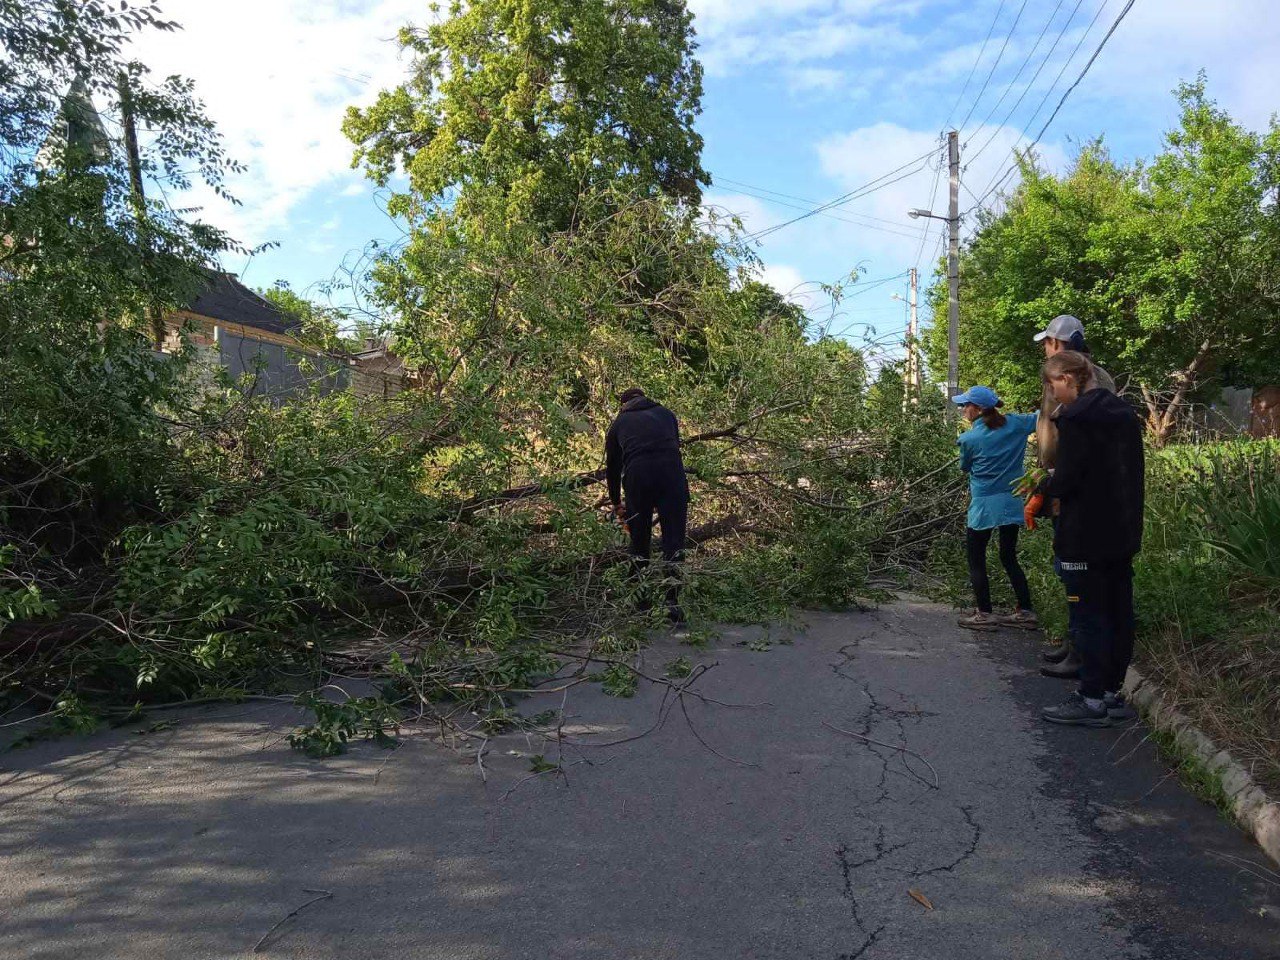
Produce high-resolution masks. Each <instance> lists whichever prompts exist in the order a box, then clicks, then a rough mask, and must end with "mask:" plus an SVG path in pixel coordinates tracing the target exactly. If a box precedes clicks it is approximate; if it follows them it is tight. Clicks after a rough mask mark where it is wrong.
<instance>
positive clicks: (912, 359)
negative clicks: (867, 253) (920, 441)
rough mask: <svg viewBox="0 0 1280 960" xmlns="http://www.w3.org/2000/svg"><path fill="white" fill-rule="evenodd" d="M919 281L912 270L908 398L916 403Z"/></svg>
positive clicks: (918, 380) (908, 343)
mask: <svg viewBox="0 0 1280 960" xmlns="http://www.w3.org/2000/svg"><path fill="white" fill-rule="evenodd" d="M918 290H919V281H918V279H917V276H916V268H915V267H912V268H911V287H910V292H909V293H908V295H907V307H908V309H909V310H910V311H911V313H910V318H909V319H908V320H907V396H908V397H910V398H911V401H912V402H913V403H914V402H916V401H917V400H919V398H920V347H919V344H918V343H917V340H916V335H917V333H918V331H919V327H918V326H917V325H916V299H917V294H918Z"/></svg>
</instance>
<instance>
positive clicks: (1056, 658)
mask: <svg viewBox="0 0 1280 960" xmlns="http://www.w3.org/2000/svg"><path fill="white" fill-rule="evenodd" d="M1069 653H1071V644H1070V643H1068V642H1067V641H1066V640H1059V641H1058V642H1057V643H1054V644H1048V645H1046V646H1045V649H1044V650H1043V651H1042V652H1041V654H1040V659H1041V660H1043V661H1044V662H1045V663H1061V662H1062V661H1063V660H1065V659H1067V655H1068V654H1069Z"/></svg>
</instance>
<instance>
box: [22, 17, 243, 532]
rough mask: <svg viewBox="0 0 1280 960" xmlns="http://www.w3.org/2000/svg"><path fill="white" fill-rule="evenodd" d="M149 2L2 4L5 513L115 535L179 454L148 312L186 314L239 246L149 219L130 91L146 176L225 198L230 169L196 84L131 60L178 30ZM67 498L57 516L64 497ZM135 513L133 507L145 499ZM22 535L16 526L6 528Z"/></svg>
mask: <svg viewBox="0 0 1280 960" xmlns="http://www.w3.org/2000/svg"><path fill="white" fill-rule="evenodd" d="M173 28H174V25H173V24H171V23H168V22H167V21H164V20H161V19H160V18H159V15H158V13H157V10H156V7H155V6H154V5H153V4H150V3H139V4H128V3H125V2H119V3H108V2H91V3H65V2H60V0H0V39H2V40H3V43H4V55H3V57H0V409H3V410H4V411H5V416H4V417H2V418H0V507H3V508H5V511H6V512H5V513H4V514H3V517H4V520H5V522H6V523H13V524H15V525H16V526H21V525H23V524H25V523H28V522H29V523H31V524H32V525H33V527H34V528H39V529H53V528H54V527H55V526H56V524H53V523H46V521H48V520H50V519H51V517H49V516H46V515H44V514H43V513H40V512H39V511H34V510H32V509H31V508H30V507H28V508H25V509H18V508H16V507H14V506H13V504H14V503H21V502H27V503H30V502H31V501H32V498H34V499H35V502H42V503H43V502H49V503H60V504H62V507H61V508H60V509H59V510H55V511H52V518H53V519H57V518H65V517H66V516H68V515H71V514H74V512H75V510H74V509H73V508H72V507H71V506H70V505H71V504H74V505H76V506H75V509H80V510H83V511H85V514H86V519H87V520H88V519H90V518H91V519H92V520H93V521H94V522H96V521H98V520H104V519H106V518H108V517H110V516H113V515H115V514H117V513H120V512H127V511H128V510H129V509H130V506H129V505H130V504H133V505H139V504H145V503H147V502H149V501H153V500H154V497H155V494H154V491H155V490H156V488H157V483H158V482H159V481H160V480H161V475H162V473H163V468H162V461H163V459H164V455H165V450H166V449H167V444H168V442H169V437H168V434H167V432H166V429H167V428H166V424H165V422H164V420H163V418H162V417H161V416H159V415H158V413H157V405H158V404H159V403H161V402H162V401H164V400H165V399H167V398H169V397H171V396H172V391H173V390H174V389H175V384H176V382H177V378H176V374H177V372H178V366H179V365H178V364H174V363H166V362H162V361H159V360H157V359H155V358H154V357H153V356H152V354H151V350H150V347H149V344H148V342H147V341H148V335H149V334H150V330H149V328H148V323H147V314H148V311H149V310H151V309H154V308H155V307H156V306H164V305H176V304H178V303H180V302H182V301H183V299H184V298H185V296H186V294H187V293H188V292H189V290H190V289H191V286H192V284H194V283H195V282H197V281H198V279H199V278H200V276H201V275H202V274H201V271H202V270H204V269H205V268H206V267H208V266H210V265H211V264H212V263H213V262H214V259H215V257H216V255H217V254H218V253H219V252H220V251H222V250H225V249H228V248H229V247H230V246H231V242H230V240H229V238H228V237H226V236H225V235H224V234H223V233H221V232H220V231H218V230H215V229H213V228H211V227H209V226H206V225H203V224H200V223H190V222H187V221H185V220H184V219H183V218H182V217H180V216H179V215H178V214H176V213H175V212H174V211H172V210H171V209H170V208H169V207H168V206H167V205H165V204H162V203H158V202H154V201H153V202H150V203H148V204H147V205H145V206H141V205H139V204H138V203H137V199H136V196H135V195H134V193H133V192H132V190H131V185H130V177H129V170H128V164H127V160H126V157H125V153H124V149H123V147H122V145H121V144H120V143H119V142H118V141H115V140H111V139H108V138H106V137H105V136H104V135H103V133H102V130H103V125H102V123H101V122H100V120H99V118H98V116H97V115H96V113H95V112H94V106H93V100H94V99H95V98H96V99H97V101H98V102H99V103H101V104H102V105H103V111H104V113H105V114H107V115H114V116H117V117H118V116H119V110H120V99H121V89H122V86H123V85H124V84H122V81H124V83H127V86H128V89H129V90H130V91H131V99H132V109H133V112H134V115H135V117H136V118H137V122H138V126H139V128H140V129H142V130H144V131H145V132H146V135H145V138H144V142H143V143H142V146H141V167H142V173H143V176H144V177H146V178H150V179H164V180H165V181H166V182H167V183H171V184H174V185H175V186H176V187H178V188H179V189H181V188H183V187H185V186H187V185H189V183H190V181H191V178H192V177H196V178H199V179H201V180H202V181H203V182H204V183H206V184H208V185H209V186H211V187H212V188H213V189H215V190H218V191H222V189H223V182H224V177H225V175H226V174H227V173H228V172H229V171H230V170H232V169H235V167H234V165H233V164H231V163H230V162H229V161H228V159H227V157H226V155H225V153H224V151H223V148H222V144H221V141H220V140H219V138H218V136H217V134H216V132H215V130H214V128H213V126H212V124H211V123H210V122H209V120H208V118H207V117H205V116H204V114H203V111H202V109H201V106H200V104H199V102H198V101H197V100H196V99H195V97H194V94H193V90H192V86H191V84H190V82H189V81H185V80H182V79H181V78H177V77H170V78H167V79H165V80H162V81H159V82H153V81H152V79H151V78H150V76H149V74H148V72H147V69H146V67H145V66H144V65H143V64H141V63H137V62H133V61H128V60H126V59H125V58H124V53H123V51H124V50H125V49H126V46H127V44H128V43H129V42H130V39H131V37H132V36H134V35H135V34H137V33H138V32H139V31H146V30H157V29H158V30H170V29H173ZM58 490H61V491H62V494H66V495H67V499H66V500H62V499H61V496H62V494H59V493H58V492H57V491H58ZM135 497H136V499H135ZM7 532H8V533H10V534H15V535H16V527H9V528H7Z"/></svg>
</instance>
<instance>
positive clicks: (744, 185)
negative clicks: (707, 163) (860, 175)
mask: <svg viewBox="0 0 1280 960" xmlns="http://www.w3.org/2000/svg"><path fill="white" fill-rule="evenodd" d="M712 179H713V181H714V182H715V183H731V184H733V185H734V186H735V187H742V188H744V192H745V191H750V190H755V191H758V192H759V193H767V194H770V195H772V196H774V197H786V198H787V199H788V200H799V201H800V202H801V203H807V204H809V206H811V207H814V206H822V203H821V202H820V201H818V200H813V199H810V198H809V197H798V196H796V195H795V194H794V193H783V192H782V191H781V190H770V189H769V188H768V187H762V186H759V185H758V184H754V183H745V182H743V181H742V180H734V179H733V178H732V177H722V176H720V175H719V174H716V175H714V176H713V177H712ZM747 195H748V196H754V194H751V193H748V194H747ZM756 199H758V200H766V199H769V198H768V197H757V198H756ZM801 209H804V208H801ZM844 213H846V214H847V215H849V216H851V217H858V218H860V219H863V220H874V221H875V222H876V223H884V224H888V225H889V226H891V227H901V226H902V223H901V221H898V220H886V219H885V218H884V217H873V216H871V214H869V213H858V212H856V211H853V210H845V211H844Z"/></svg>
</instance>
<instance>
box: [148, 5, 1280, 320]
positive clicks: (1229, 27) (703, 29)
mask: <svg viewBox="0 0 1280 960" xmlns="http://www.w3.org/2000/svg"><path fill="white" fill-rule="evenodd" d="M1124 4H1125V0H1105V2H1104V0H772V2H765V0H690V6H691V7H692V9H693V10H694V11H695V15H696V20H695V26H696V29H697V31H698V35H699V43H700V49H699V56H700V58H701V59H702V60H703V63H704V66H705V68H706V80H705V95H704V98H703V108H704V109H703V116H702V118H701V120H700V122H699V129H700V132H701V133H702V135H703V137H704V140H705V151H704V156H703V164H704V166H705V167H706V168H707V169H708V170H709V171H710V172H711V174H712V175H713V177H714V178H715V181H716V182H715V185H714V186H713V187H712V188H711V189H710V190H709V191H708V192H707V196H706V202H707V204H708V205H712V206H715V207H716V208H718V209H721V210H724V211H728V212H732V213H734V214H736V215H738V216H740V217H741V218H742V219H743V221H744V223H745V224H746V226H747V228H748V229H749V230H752V231H757V230H761V229H765V228H768V227H770V226H772V225H775V224H778V223H780V222H782V221H784V220H787V219H790V218H791V217H793V216H795V215H797V214H798V213H801V212H803V210H800V209H796V207H797V206H798V207H801V208H807V206H808V202H809V201H818V202H823V201H827V200H830V199H832V198H834V197H836V196H839V195H841V194H843V193H845V192H847V191H850V190H852V189H853V188H855V187H858V186H860V185H861V184H863V183H865V182H867V181H869V180H872V179H874V178H876V177H879V176H881V175H882V174H884V173H886V172H887V171H889V170H892V169H894V168H897V167H899V166H901V165H902V164H904V163H907V162H908V161H911V160H913V159H914V158H916V157H918V156H920V155H921V154H923V153H925V152H926V151H928V150H930V149H932V148H934V147H935V146H938V147H939V156H940V155H941V153H940V143H941V141H940V139H939V138H940V134H941V132H942V131H943V130H944V128H945V127H946V125H947V124H948V122H949V123H950V124H951V125H952V126H956V127H958V128H959V129H960V131H961V141H962V143H964V144H965V149H964V150H963V152H962V163H963V164H964V165H965V172H964V176H963V182H964V185H965V187H964V189H963V190H962V192H961V209H962V210H964V209H966V208H968V207H971V206H972V205H973V204H974V199H975V196H982V195H983V194H984V192H985V190H986V188H987V186H988V184H989V183H990V182H991V181H992V180H993V179H995V178H998V176H999V175H1000V174H1001V173H1002V172H1003V171H1004V170H1006V169H1007V168H1008V166H1009V164H1010V157H1011V150H1012V148H1013V147H1014V146H1015V145H1025V144H1026V142H1027V139H1028V137H1029V136H1030V135H1033V134H1034V132H1035V131H1037V130H1038V129H1039V127H1040V125H1041V124H1042V123H1043V122H1044V120H1045V119H1047V117H1048V115H1049V113H1050V111H1051V110H1052V108H1053V106H1054V105H1056V103H1057V101H1058V99H1059V98H1060V96H1061V94H1062V92H1063V91H1064V90H1065V89H1066V87H1067V86H1068V85H1069V84H1070V82H1071V81H1073V80H1074V79H1075V77H1076V76H1077V74H1078V73H1079V71H1080V69H1081V67H1082V66H1083V65H1084V62H1085V60H1086V59H1087V58H1088V56H1089V55H1090V54H1091V53H1092V52H1093V50H1094V48H1095V47H1096V46H1097V44H1098V42H1099V41H1100V40H1101V38H1102V36H1103V34H1104V33H1105V32H1106V30H1107V29H1108V28H1109V27H1110V25H1111V23H1112V22H1113V21H1114V19H1115V17H1116V16H1117V14H1118V13H1119V12H1120V10H1121V8H1122V7H1123V6H1124ZM163 10H164V13H165V14H166V15H167V16H169V17H170V18H172V19H175V20H177V21H179V22H180V23H182V24H183V25H184V27H185V29H184V30H183V31H182V32H181V33H178V34H174V35H165V36H156V37H151V38H148V39H147V40H145V41H144V42H143V43H142V45H141V49H140V50H139V53H140V55H141V56H142V57H143V58H144V59H145V60H147V62H149V63H151V64H153V66H154V68H155V69H156V70H157V71H158V72H165V73H167V72H178V73H183V74H185V75H187V76H190V77H192V78H194V79H195V81H196V83H197V89H198V91H199V92H200V93H201V95H202V96H203V97H204V98H205V100H206V102H207V104H208V108H209V111H210V113H211V115H212V116H213V118H214V119H215V120H216V121H217V122H218V124H219V126H220V127H221V129H222V130H223V131H224V134H225V135H226V137H227V140H228V144H229V147H230V149H231V151H232V153H233V155H235V156H236V157H238V158H239V159H241V160H242V161H243V162H245V163H246V164H247V165H248V168H249V169H248V171H247V172H246V173H245V175H244V176H242V177H240V178H238V179H237V180H236V181H235V182H234V183H233V184H232V189H233V192H234V193H235V194H236V195H237V196H238V197H240V199H241V200H242V202H243V205H242V206H241V207H239V208H237V209H231V208H227V207H226V206H224V205H223V204H221V203H219V202H218V201H217V200H216V198H213V197H210V196H208V195H205V194H203V193H201V192H199V191H197V192H196V193H195V194H194V195H193V196H190V197H186V198H181V199H180V198H171V199H172V200H173V201H174V202H175V204H176V203H179V202H181V203H184V204H190V203H195V204H198V205H201V206H202V207H203V208H204V215H205V216H206V217H207V218H208V219H210V220H212V221H214V222H216V223H219V224H221V225H224V226H226V227H228V228H230V229H231V230H232V231H233V232H234V233H235V235H236V236H238V237H239V238H240V239H242V240H243V241H245V242H246V243H249V244H259V243H263V242H266V241H275V242H277V243H278V244H279V246H278V247H276V248H274V249H272V250H270V251H268V252H265V253H262V254H259V255H258V256H256V257H255V258H254V259H253V260H252V262H249V263H246V262H245V261H244V260H243V258H239V259H236V260H229V261H228V262H227V264H226V266H227V267H228V269H231V270H234V271H236V272H240V273H242V274H243V277H244V279H245V281H246V282H248V283H250V284H252V285H255V286H266V285H270V284H271V283H272V282H274V281H276V280H286V281H288V282H289V283H290V284H291V285H292V286H293V287H294V288H295V289H297V290H299V291H300V292H309V293H311V294H312V295H314V296H317V297H318V298H323V297H322V295H321V294H320V293H319V289H318V285H319V284H321V283H323V282H324V281H326V280H330V279H332V278H334V277H335V276H339V277H340V276H342V275H343V273H344V270H346V269H348V268H351V267H353V266H357V265H358V263H359V254H360V251H361V250H362V249H363V248H364V247H365V246H366V244H368V242H369V241H371V240H377V241H379V242H386V241H390V240H394V239H395V238H396V237H397V236H398V235H399V234H400V229H399V227H398V225H397V224H395V223H394V222H392V221H391V220H389V219H388V218H387V217H386V215H385V214H384V213H383V212H382V209H381V205H380V203H379V196H378V195H377V192H376V191H375V190H374V189H373V187H372V186H371V185H370V184H367V183H366V182H364V181H363V180H362V179H361V178H360V176H359V174H358V173H357V172H355V171H352V170H351V169H350V167H349V160H350V146H349V144H347V143H346V141H345V140H344V139H343V137H342V135H341V132H340V129H339V126H340V123H341V117H342V114H343V111H344V110H345V108H346V107H347V106H348V105H349V104H352V103H355V104H361V103H367V102H369V101H370V100H371V99H372V98H373V97H374V95H375V94H376V91H377V90H378V89H380V88H382V87H385V86H389V85H391V84H393V83H395V82H396V81H397V80H398V79H399V78H400V77H401V76H402V75H403V72H404V70H405V68H406V64H405V63H404V62H403V61H401V60H400V59H399V56H398V51H397V48H396V46H395V44H394V42H393V39H392V38H393V37H394V34H395V30H396V28H397V27H398V26H400V25H401V24H403V23H406V22H417V23H421V22H423V21H424V20H425V19H426V18H427V17H429V16H430V10H429V4H428V3H427V2H425V0H305V2H303V0H220V2H219V3H217V4H211V3H208V2H207V0H167V2H165V3H163ZM1095 15H1096V19H1095ZM1091 22H1092V23H1093V27H1092V30H1089V25H1090V23H1091ZM988 33H990V39H989V40H987V39H986V38H987V36H988ZM984 40H986V42H985V45H984ZM1073 51H1078V52H1076V54H1075V56H1074V58H1073V57H1072V53H1073ZM1064 68H1065V69H1064ZM1200 69H1204V70H1206V71H1207V73H1208V76H1209V85H1210V93H1211V95H1213V96H1214V97H1215V98H1217V99H1218V100H1219V102H1220V103H1222V104H1223V105H1224V106H1225V107H1227V108H1228V109H1229V110H1230V111H1231V112H1232V113H1233V114H1234V115H1235V116H1236V117H1237V119H1239V120H1241V121H1243V122H1245V123H1247V124H1249V125H1252V126H1254V127H1256V128H1260V127H1262V126H1264V125H1265V124H1266V123H1267V121H1268V118H1269V117H1270V115H1271V113H1272V112H1273V111H1275V110H1277V109H1280V18H1277V17H1276V16H1275V15H1274V8H1273V5H1272V4H1271V3H1267V2H1264V0H1218V2H1213V3H1207V2H1204V0H1137V3H1136V4H1135V5H1134V7H1133V8H1132V11H1131V12H1130V13H1129V15H1128V17H1127V18H1126V19H1125V21H1124V22H1123V23H1122V24H1121V26H1120V27H1119V29H1118V30H1117V31H1116V33H1115V35H1114V36H1113V37H1112V39H1111V40H1110V41H1109V43H1108V45H1107V47H1106V49H1105V50H1104V51H1103V52H1102V54H1101V56H1100V57H1099V59H1098V61H1097V62H1096V63H1095V64H1094V66H1093V68H1092V69H1091V70H1090V72H1089V74H1088V76H1087V77H1086V78H1085V79H1084V81H1083V82H1082V83H1081V84H1080V86H1079V88H1078V89H1076V90H1075V91H1074V92H1073V93H1072V95H1071V97H1070V98H1069V99H1068V101H1067V103H1066V105H1065V106H1064V107H1063V109H1062V111H1061V113H1059V115H1058V116H1057V118H1056V119H1055V120H1054V122H1053V124H1052V126H1051V127H1050V128H1049V131H1048V133H1047V134H1046V136H1045V138H1044V141H1043V142H1042V144H1041V146H1040V151H1041V154H1042V158H1043V160H1044V162H1045V163H1046V164H1048V165H1049V166H1051V167H1055V168H1060V167H1061V166H1062V165H1063V164H1065V163H1066V162H1068V159H1069V157H1070V155H1071V153H1072V152H1073V150H1074V149H1075V145H1076V144H1078V143H1079V142H1081V141H1083V140H1086V139H1089V138H1092V137H1095V136H1098V135H1103V136H1105V138H1106V140H1107V142H1108V143H1109V144H1110V146H1111V148H1112V150H1113V152H1114V153H1115V154H1116V155H1117V156H1119V157H1123V158H1129V157H1133V156H1143V155H1149V154H1151V153H1152V152H1154V151H1155V150H1157V149H1158V148H1159V143H1160V136H1161V133H1162V132H1163V131H1164V130H1165V129H1167V128H1168V127H1169V126H1170V125H1171V124H1172V123H1173V122H1174V119H1175V113H1176V110H1175V104H1174V100H1173V97H1172V93H1171V91H1172V89H1173V88H1174V86H1175V85H1176V84H1177V83H1178V81H1179V80H1181V79H1190V78H1192V77H1194V75H1195V73H1196V71H1197V70H1200ZM988 76H989V77H990V80H989V82H986V83H985V85H984V81H987V78H988ZM1059 77H1060V78H1061V79H1058V78H1059ZM966 80H968V86H967V88H966V86H965V84H966ZM1055 81H1057V82H1056V84H1055ZM980 92H981V96H980V97H979V93H980ZM1042 103H1043V107H1042V109H1041V110H1040V112H1039V115H1038V116H1037V117H1035V120H1034V123H1033V115H1035V114H1036V109H1037V107H1038V106H1040V105H1041V104H1042ZM1024 130H1030V131H1031V134H1025V135H1024ZM917 168H918V169H917ZM903 172H904V173H909V174H910V175H909V176H906V177H905V178H904V179H901V180H900V181H898V182H896V183H893V184H891V185H889V186H887V187H885V188H884V189H880V190H877V191H876V192H874V193H871V194H869V195H867V196H865V197H862V198H859V199H857V200H855V201H853V202H851V203H849V204H847V205H845V206H841V207H839V208H837V209H834V210H832V211H831V213H832V214H834V215H835V216H812V217H809V218H807V219H805V220H803V221H801V222H799V223H796V224H793V225H791V226H787V227H785V228H782V229H779V230H777V231H776V232H774V233H771V234H770V235H769V236H768V237H766V238H764V239H763V240H762V242H761V245H760V248H759V254H760V257H761V259H762V261H763V263H764V277H765V279H766V280H768V281H769V282H770V283H772V284H773V285H774V286H775V287H777V288H778V289H779V290H781V291H782V292H784V293H787V294H789V295H791V296H793V297H795V298H797V299H798V300H800V301H801V302H803V303H805V304H806V306H808V307H810V308H811V309H812V311H813V312H814V313H815V314H816V315H819V316H822V317H824V318H825V319H828V320H829V321H830V323H831V325H832V329H833V330H837V331H845V332H846V333H847V335H849V336H850V337H851V338H853V339H860V338H862V337H864V336H868V335H870V336H874V337H877V338H880V339H884V340H887V341H892V340H894V339H895V338H896V337H897V336H898V331H900V330H901V329H902V326H903V324H904V316H903V309H902V306H901V305H900V304H899V303H896V302H894V301H893V300H891V299H890V294H891V293H892V292H895V291H900V289H901V285H902V283H903V281H897V280H895V281H891V282H888V283H885V284H882V285H880V286H877V287H872V286H871V285H870V283H871V281H875V280H877V279H879V278H883V277H889V276H893V275H895V274H899V273H902V272H904V271H905V270H906V269H907V268H908V267H910V266H913V265H915V264H916V263H917V262H918V263H919V265H920V267H921V269H922V271H923V274H922V278H921V279H922V283H924V282H927V280H928V273H929V272H930V271H931V270H932V267H933V264H934V262H935V261H934V256H935V254H936V253H937V252H938V249H939V246H938V241H939V232H940V230H941V228H942V226H943V225H942V224H941V223H936V222H934V223H932V224H930V223H928V222H924V221H919V222H917V221H912V220H910V219H908V218H907V217H906V216H905V211H906V210H907V209H908V208H911V207H927V206H930V203H931V198H933V199H932V203H933V206H934V208H935V209H937V210H939V211H940V212H945V204H946V182H945V177H944V178H943V179H942V182H941V184H940V185H939V187H938V190H937V193H936V196H935V195H934V192H933V191H934V185H935V182H937V179H938V170H937V168H936V165H934V164H931V163H930V162H929V161H920V162H918V163H917V164H916V165H915V166H914V167H908V168H907V170H905V171H903ZM836 217H839V218H840V219H836ZM855 268H860V269H861V270H862V271H863V280H862V282H863V287H862V290H861V291H859V290H858V288H857V287H856V286H855V287H854V288H853V289H852V290H851V291H850V293H852V294H855V295H853V296H851V297H850V298H848V299H847V300H846V301H845V303H844V304H843V305H842V306H841V308H840V312H839V314H838V315H836V316H834V317H827V316H826V315H825V314H824V313H823V311H824V309H825V308H824V306H823V300H822V298H821V297H820V296H818V295H817V294H816V293H815V292H814V291H815V284H816V283H819V282H827V283H830V282H833V281H836V280H838V279H839V278H841V277H842V276H845V275H848V274H849V273H850V271H852V270H854V269H855ZM338 296H339V297H340V296H341V295H338ZM870 328H874V333H873V334H872V333H869V330H870Z"/></svg>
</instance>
